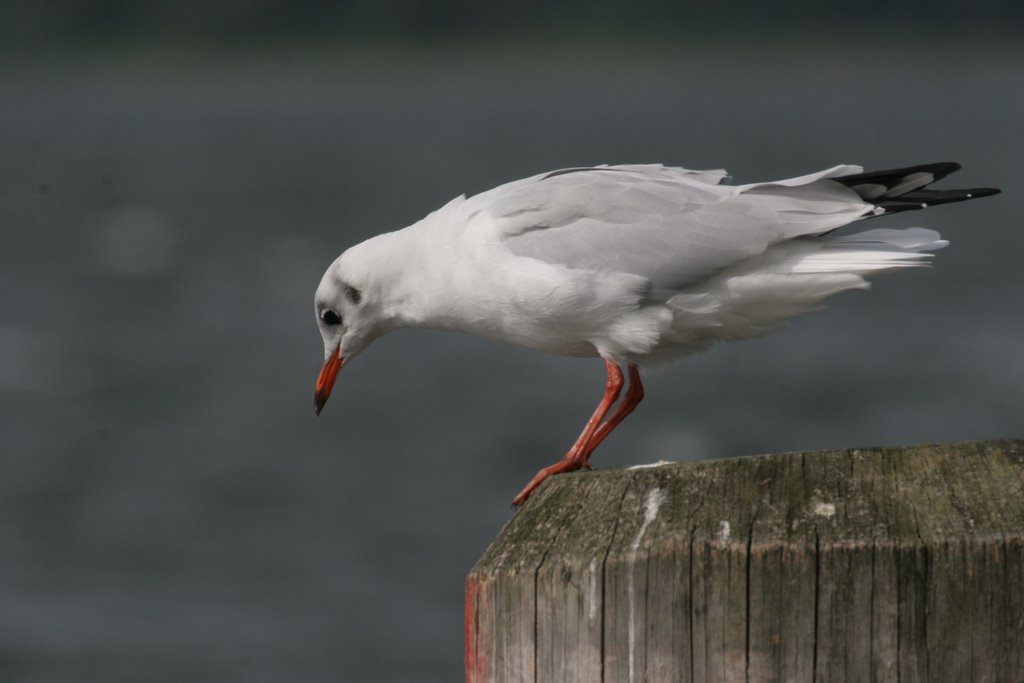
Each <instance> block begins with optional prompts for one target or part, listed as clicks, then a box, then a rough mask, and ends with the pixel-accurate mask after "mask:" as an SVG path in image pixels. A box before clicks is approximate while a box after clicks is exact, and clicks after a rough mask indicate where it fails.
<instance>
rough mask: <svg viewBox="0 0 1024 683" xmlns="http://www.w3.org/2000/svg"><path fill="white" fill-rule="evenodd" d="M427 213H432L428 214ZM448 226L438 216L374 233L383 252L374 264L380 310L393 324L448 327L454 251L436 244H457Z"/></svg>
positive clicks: (454, 290) (451, 310)
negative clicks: (382, 233) (399, 228)
mask: <svg viewBox="0 0 1024 683" xmlns="http://www.w3.org/2000/svg"><path fill="white" fill-rule="evenodd" d="M428 218H429V217H428ZM446 231H447V228H446V227H445V226H444V225H439V224H437V223H436V222H427V221H426V219H425V220H424V221H421V222H420V223H416V224H414V225H411V226H409V227H408V228H405V229H403V230H399V231H396V232H391V233H386V234H384V235H379V236H377V237H375V238H373V241H375V242H376V244H375V251H377V253H378V255H379V259H378V261H377V264H376V269H377V272H378V273H379V275H380V277H379V279H378V282H380V283H382V284H381V288H380V295H379V296H380V302H381V314H382V315H383V317H385V318H386V319H387V320H388V321H389V324H390V326H392V327H429V328H435V329H449V328H451V327H452V324H453V323H454V319H453V317H454V314H455V312H456V311H455V309H454V308H453V304H455V303H456V301H457V300H458V291H459V290H458V288H457V286H456V285H457V283H456V280H455V278H456V277H457V273H456V272H455V271H454V270H453V269H452V259H451V255H450V254H447V253H445V250H443V249H438V248H437V245H438V244H455V243H457V241H453V240H452V239H450V237H449V235H447V234H446Z"/></svg>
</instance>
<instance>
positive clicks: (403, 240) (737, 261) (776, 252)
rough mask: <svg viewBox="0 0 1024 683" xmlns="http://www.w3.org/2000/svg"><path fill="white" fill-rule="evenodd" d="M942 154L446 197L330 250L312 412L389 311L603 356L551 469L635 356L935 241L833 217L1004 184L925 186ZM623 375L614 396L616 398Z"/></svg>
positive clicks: (750, 332)
mask: <svg viewBox="0 0 1024 683" xmlns="http://www.w3.org/2000/svg"><path fill="white" fill-rule="evenodd" d="M958 168H960V167H959V165H958V164H954V163H937V164H926V165H921V166H913V167H908V168H900V169H892V170H886V171H879V172H871V173H864V172H863V169H862V168H861V167H859V166H847V165H844V166H835V167H833V168H830V169H827V170H824V171H820V172H818V173H812V174H810V175H805V176H800V177H798V178H790V179H788V180H777V181H773V182H765V183H754V184H750V185H729V184H727V182H728V177H727V175H726V172H725V171H722V170H710V171H691V170H687V169H684V168H673V167H667V166H662V165H658V164H651V165H623V166H593V167H586V168H567V169H563V170H559V171H553V172H550V173H544V174H541V175H536V176H533V177H531V178H526V179H524V180H518V181H515V182H511V183H508V184H506V185H501V186H499V187H496V188H494V189H492V190H489V191H487V192H483V193H481V194H478V195H475V196H473V197H470V198H468V199H467V198H466V197H465V196H464V195H463V196H461V197H457V198H455V199H453V200H452V201H450V202H448V204H446V205H445V206H443V207H442V208H440V209H439V210H437V211H435V212H434V213H431V214H430V215H428V216H427V217H426V218H424V219H422V220H421V221H419V222H418V223H415V224H413V225H411V226H409V227H407V228H405V229H402V230H398V231H396V232H390V233H386V234H383V235H378V236H376V237H373V238H371V239H368V240H366V241H365V242H362V243H361V244H358V245H356V246H354V247H352V248H350V249H348V250H347V251H345V252H344V253H343V254H341V256H339V257H338V258H337V259H336V260H335V261H334V263H332V264H331V266H330V267H329V268H328V269H327V272H326V273H325V274H324V276H323V279H322V281H321V282H320V286H319V287H318V288H317V290H316V296H315V302H314V303H315V311H316V318H317V324H318V326H319V328H320V334H321V336H322V337H323V342H324V358H325V361H324V365H323V369H322V370H321V371H320V375H319V377H318V379H317V383H316V393H315V399H314V409H315V413H316V414H317V415H319V414H320V411H321V409H322V408H323V406H324V403H325V402H326V401H327V398H328V396H329V395H330V392H331V388H332V387H333V385H334V381H335V378H336V377H337V374H338V371H339V370H341V368H342V367H344V365H345V364H346V363H348V362H349V361H350V360H351V359H352V358H354V357H355V356H356V355H358V354H359V353H361V352H362V351H363V350H364V349H366V347H367V346H368V345H369V344H370V343H371V342H372V341H373V340H375V339H377V338H378V337H380V336H381V335H383V334H385V333H387V332H390V331H391V330H394V329H397V328H400V327H426V328H433V329H439V330H454V331H458V332H466V333H470V334H476V335H480V336H483V337H489V338H491V339H495V340H499V341H504V342H510V343H513V344H517V345H520V346H525V347H528V348H532V349H537V350H540V351H548V352H550V353H557V354H562V355H566V356H599V357H600V358H601V359H602V360H603V361H604V366H605V369H606V371H607V374H608V381H607V384H606V386H605V391H604V396H603V397H602V398H601V401H600V403H599V404H598V406H597V409H596V410H595V411H594V414H593V415H592V416H591V418H590V419H589V420H588V421H587V423H586V426H585V427H584V429H583V432H582V433H581V434H580V435H579V438H577V439H576V442H575V443H574V444H573V445H572V447H571V448H570V449H569V451H568V452H567V453H566V454H565V456H564V457H563V458H562V459H561V460H560V461H558V462H557V463H555V464H554V465H551V466H550V467H546V468H544V469H542V470H541V471H540V472H538V473H537V475H536V476H535V477H534V478H533V479H532V480H531V481H530V482H529V483H528V484H527V486H526V488H524V489H523V491H522V492H521V493H520V494H519V495H518V496H517V497H516V498H515V500H514V504H515V505H521V504H522V503H523V502H524V501H525V500H526V499H527V497H528V496H529V495H530V493H531V492H532V491H533V490H534V489H535V488H536V487H537V486H538V485H539V484H540V482H541V481H543V480H544V479H545V478H546V477H547V476H548V475H551V474H556V473H559V472H565V471H570V470H575V469H579V468H589V466H590V465H589V460H590V456H591V453H593V451H594V449H595V448H596V447H597V446H598V444H600V443H601V442H602V441H603V440H604V439H605V437H607V436H608V434H609V433H610V432H611V431H612V430H613V429H614V428H615V427H616V425H618V424H619V423H620V422H621V421H622V420H623V418H625V417H626V416H627V415H629V413H630V412H632V410H633V409H634V408H635V407H636V405H637V404H638V403H639V402H640V400H641V399H642V398H643V395H644V391H643V385H642V383H641V381H640V374H639V372H638V366H639V365H643V364H650V363H661V362H665V361H671V360H675V359H678V358H681V357H683V356H686V355H689V354H692V353H695V352H697V351H701V350H703V349H706V348H708V347H709V346H711V345H712V344H713V343H715V342H717V341H723V340H724V341H734V340H740V339H749V338H751V337H758V336H761V335H763V334H766V333H768V332H770V331H771V330H773V329H774V328H776V327H778V326H779V325H780V324H781V323H783V322H785V321H786V320H788V319H790V318H792V317H794V316H796V315H799V314H801V313H804V312H807V311H810V310H813V309H814V308H816V307H817V306H818V304H819V303H820V302H821V301H822V300H823V299H825V298H826V297H829V296H831V295H833V294H836V293H838V292H842V291H845V290H848V289H862V288H866V287H868V282H867V279H866V278H868V277H871V276H874V275H876V274H878V273H881V272H884V271H888V270H894V269H899V268H906V267H913V266H921V265H924V264H926V262H927V259H928V258H929V257H930V256H931V254H929V253H927V252H929V251H932V250H935V249H939V248H941V247H944V246H946V244H947V242H946V241H945V240H942V239H941V238H940V236H939V234H938V233H937V232H935V231H933V230H927V229H925V228H907V229H902V230H894V229H875V230H867V231H864V232H857V233H853V234H847V235H837V234H834V233H833V231H834V230H836V229H837V228H841V227H842V226H844V225H847V224H848V223H852V222H854V221H858V220H861V219H864V218H871V217H874V216H878V215H881V214H886V213H895V212H898V211H903V210H907V209H920V208H924V207H926V206H928V205H934V204H944V203H947V202H955V201H961V200H965V199H971V198H974V197H981V196H987V195H992V194H996V193H998V192H999V190H996V189H992V188H978V189H970V190H931V189H925V187H926V186H927V185H929V184H931V183H933V182H935V181H936V180H939V179H941V178H943V177H944V176H946V175H948V174H949V173H952V172H953V171H955V170H957V169H958ZM623 367H625V368H626V371H627V373H628V376H629V386H628V389H627V391H626V394H625V397H624V398H623V400H622V401H621V403H619V405H618V406H617V407H616V408H615V410H614V411H613V410H612V406H613V405H614V404H615V402H616V401H617V400H618V398H619V394H620V393H621V390H622V387H623V385H624V384H625V380H624V377H623Z"/></svg>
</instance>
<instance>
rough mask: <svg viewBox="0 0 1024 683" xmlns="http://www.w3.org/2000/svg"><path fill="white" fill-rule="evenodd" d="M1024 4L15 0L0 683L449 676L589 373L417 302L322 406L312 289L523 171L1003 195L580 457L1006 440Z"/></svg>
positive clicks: (576, 411) (693, 370) (0, 201)
mask: <svg viewBox="0 0 1024 683" xmlns="http://www.w3.org/2000/svg"><path fill="white" fill-rule="evenodd" d="M769 5H770V6H771V7H775V8H776V12H783V11H784V12H785V13H784V14H777V13H776V14H768V13H766V12H765V11H764V10H763V9H757V8H761V7H762V6H765V7H767V6H769ZM172 6H174V5H172ZM1018 6H1019V5H1015V6H1011V5H1010V4H1009V3H990V4H988V5H986V4H985V3H977V4H974V5H972V6H971V7H972V8H973V9H972V15H971V16H969V17H968V16H963V15H962V14H960V13H959V11H958V10H956V7H955V4H952V3H951V4H949V5H943V4H941V3H940V4H936V3H928V4H927V8H929V9H928V10H927V11H926V10H925V9H924V7H925V6H924V4H923V3H903V4H901V5H900V7H898V8H893V11H895V12H897V14H896V15H893V16H890V15H885V14H884V12H885V11H886V10H883V9H882V5H881V4H880V3H879V6H878V7H877V8H875V10H874V11H872V9H871V8H872V6H871V3H867V4H865V3H858V5H857V7H858V8H859V13H857V14H856V15H855V16H854V15H853V13H852V12H851V13H850V14H846V13H844V10H843V9H842V8H840V9H836V10H834V11H833V13H832V14H828V15H817V14H810V13H808V12H807V11H805V8H804V7H803V5H801V4H799V3H784V4H781V5H780V4H778V3H771V4H769V3H739V4H738V5H732V6H729V7H718V8H717V9H714V8H708V7H703V8H702V9H701V10H700V11H699V12H698V11H696V10H695V11H694V13H693V14H687V13H686V10H684V9H678V8H676V5H675V4H674V5H672V7H668V6H667V5H666V6H665V7H661V6H659V5H656V4H652V5H651V6H650V7H651V8H653V9H651V11H650V13H646V14H645V13H644V12H641V11H640V10H632V11H627V10H626V9H623V8H620V7H618V6H612V5H607V4H597V5H594V4H593V3H588V4H586V5H584V4H579V3H568V4H567V5H566V6H565V7H563V8H561V9H560V10H558V11H557V12H549V13H547V14H546V13H545V10H543V9H542V8H541V7H542V6H541V5H537V6H533V5H523V7H525V8H526V9H524V10H523V11H521V12H520V11H517V10H516V9H515V8H514V7H513V6H512V5H508V6H505V5H502V4H500V3H499V4H496V5H494V7H496V8H498V9H494V10H493V11H484V10H478V9H473V8H474V7H476V6H475V5H470V4H466V5H465V6H461V5H459V4H458V3H441V4H440V5H439V8H438V9H437V10H436V12H435V11H432V12H425V11H424V10H422V9H419V10H417V9H416V7H418V6H417V5H413V4H410V5H408V6H406V5H405V4H404V3H400V2H392V3H387V4H383V3H378V4H372V3H366V4H362V3H348V4H346V3H341V4H337V5H333V4H329V3H316V2H297V3H291V4H290V5H285V4H283V3H281V4H278V3H271V2H264V3H253V5H252V8H250V9H249V10H244V9H239V6H238V5H235V4H230V3H224V4H217V3H213V4H209V5H208V6H207V5H202V4H196V5H194V6H193V4H191V3H180V4H179V5H177V7H178V8H179V11H180V13H175V11H172V10H168V9H166V8H164V9H163V10H159V9H158V8H159V7H160V5H157V4H152V5H150V4H147V3H134V4H132V3H116V2H98V3H93V4H92V5H91V6H90V5H89V4H88V3H76V2H64V3H60V2H57V3H48V4H46V5H44V4H43V3H34V4H30V3H25V4H24V5H12V6H10V7H7V8H5V10H6V11H7V14H6V16H7V17H8V19H10V21H6V22H4V28H3V29H2V31H0V33H2V37H3V38H4V43H3V44H4V47H3V48H2V49H0V304H2V309H0V453H2V455H0V457H2V461H0V464H2V468H3V469H2V476H0V557H2V562H0V680H4V681H8V680H9V681H27V682H37V681H39V682H42V681H104V682H113V681H311V682H317V681H355V682H361V681H366V682H378V681H380V682H384V681H387V682H392V681H395V682H397V681H410V682H427V683H430V682H434V681H456V680H459V678H460V677H461V675H462V674H461V666H462V660H461V657H462V652H461V648H462V637H461V615H462V581H463V577H464V575H465V573H466V572H467V570H468V569H469V567H470V566H471V565H472V563H473V562H474V561H475V559H476V558H477V557H478V556H479V555H480V553H481V552H482V551H483V549H484V548H485V546H486V544H487V543H488V542H489V540H490V539H492V538H493V537H494V536H495V534H496V533H497V532H498V531H499V529H500V528H501V525H502V524H503V523H504V522H505V521H506V520H507V519H508V518H509V516H510V514H511V512H510V510H509V507H508V503H509V501H510V500H511V498H512V497H513V496H514V495H515V493H516V492H517V491H518V490H519V488H520V487H521V486H522V485H523V484H524V483H525V482H526V480H527V479H529V477H530V476H532V475H533V473H534V472H535V471H536V470H537V469H538V468H539V467H541V466H543V465H546V464H549V463H550V462H552V461H554V460H555V459H557V458H558V457H560V456H561V454H562V452H563V451H564V449H565V447H566V446H567V445H568V444H569V443H570V442H571V440H572V439H573V438H574V437H575V435H576V433H577V431H578V429H579V428H580V427H581V426H582V423H583V421H584V420H585V418H586V417H587V416H588V415H589V413H590V411H591V409H592V407H593V404H594V403H595V402H596V400H597V398H598V397H599V395H600V392H601V389H602V386H603V382H604V375H603V369H602V367H601V364H600V363H599V362H598V361H595V360H580V359H563V358H558V357H548V356H545V355H542V354H538V353H536V352H531V351H526V350H521V349H516V348H512V347H504V346H501V345H496V344H493V343H491V342H487V341H483V340H478V339H473V338H467V337H460V336H457V335H449V334H441V333H435V332H425V331H401V332H399V333H396V334H394V335H390V336H388V337H385V338H384V339H382V340H380V341H379V342H378V343H377V344H375V345H374V347H373V348H371V349H370V350H369V351H367V352H366V353H365V354H364V355H362V356H361V357H359V358H358V360H357V361H355V362H354V363H353V364H352V365H350V366H349V367H347V368H346V369H345V371H344V372H343V374H342V375H341V376H340V377H339V380H338V385H337V386H336V388H335V391H334V396H333V397H332V399H331V401H330V403H329V404H328V405H327V407H326V409H325V411H324V414H323V416H322V417H321V418H320V419H319V420H315V419H314V418H313V416H312V410H311V402H312V389H313V380H314V378H315V375H316V373H317V371H318V369H319V367H320V364H321V361H322V356H321V343H320V339H319V336H318V334H317V332H316V329H315V326H314V323H313V316H312V294H313V290H314V288H315V286H316V284H317V283H318V281H319V279H320V276H321V273H322V272H323V269H324V268H325V267H326V266H327V265H328V264H329V263H330V261H331V260H332V259H333V258H334V257H335V256H336V255H337V254H338V253H339V252H340V251H342V250H343V249H344V248H345V247H346V246H348V245H350V244H352V243H354V242H356V241H359V240H361V239H364V238H366V237H368V236H371V235H373V234H375V233H377V232H382V231H385V230H392V229H396V228H399V227H402V226H404V225H407V224H409V223H411V222H414V221H415V220H417V219H419V218H420V217H421V216H423V215H424V214H426V213H427V212H429V211H431V210H433V209H435V208H437V207H439V206H440V205H441V204H443V203H444V202H446V201H447V200H449V199H450V198H451V197H453V196H454V195H456V194H460V193H463V192H467V193H474V192H477V191H481V190H484V189H487V188H489V187H491V186H493V185H495V184H498V183H501V182H504V181H508V180H512V179H515V178H519V177H522V176H525V175H529V174H533V173H537V172H541V171H545V170H550V169H554V168H559V167H565V166H574V165H580V164H590V163H603V162H607V163H624V162H665V163H670V164H679V165H685V166H689V167H693V168H702V167H722V166H724V167H726V168H728V169H729V170H730V171H731V172H732V173H733V175H734V176H735V177H736V180H737V181H739V182H747V181H755V180H768V179H774V178H777V177H786V176H792V175H797V174H801V173H806V172H810V171H814V170H817V169H820V168H823V167H826V166H831V165H833V164H836V163H860V164H863V165H865V166H868V167H871V168H882V167H886V166H896V165H905V164H910V163H919V162H930V161H946V160H952V161H959V162H961V163H963V164H964V165H965V170H964V171H962V172H961V173H960V174H958V175H957V176H955V177H953V178H950V179H949V180H948V181H946V183H945V184H946V185H947V186H972V185H995V186H1000V187H1002V188H1003V190H1004V194H1003V195H1001V196H999V197H997V198H993V199H986V200H979V201H977V202H971V203H965V204H958V205H953V206H946V207H939V208H936V209H934V210H929V211H927V212H924V213H908V214H902V215H900V216H897V217H893V218H889V219H886V220H885V221H884V223H883V222H881V221H880V222H878V223H875V224H873V225H872V227H898V226H907V225H925V226H928V227H932V228H936V229H938V230H940V231H941V232H942V234H943V236H944V237H946V238H948V239H950V241H951V242H952V246H951V247H950V248H948V249H946V250H944V251H942V252H939V254H938V256H937V258H936V261H935V266H936V267H935V268H934V269H932V270H915V271H911V272H904V273H897V274H893V275H889V276H885V277H883V278H881V279H879V280H876V281H875V286H874V288H873V290H872V291H870V292H866V293H862V292H857V293H851V294H847V295H844V296H840V297H839V298H837V299H834V300H832V301H831V302H830V306H829V308H828V309H827V310H826V311H823V312H820V313H816V314H814V315H812V316H808V317H805V318H802V319H799V320H797V321H794V322H793V323H792V324H791V325H789V326H788V327H787V328H786V329H784V330H782V331H780V332H778V333H776V334H775V335H774V336H772V337H770V338H768V339H765V340H761V341H756V342H746V343H743V344H740V345H735V346H732V345H730V346H722V347H719V348H716V349H714V350H712V351H710V352H709V353H707V354H704V355H701V356H698V357H693V358H690V359H687V360H685V361H683V362H682V363H680V364H679V365H677V366H674V367H672V368H669V369H667V370H664V371H660V372H657V373H654V374H652V375H650V376H649V378H648V379H647V382H646V384H647V388H648V399H647V401H646V402H645V404H644V405H643V406H642V407H641V409H640V410H639V411H638V412H637V413H636V414H635V415H634V416H633V417H631V418H630V419H629V420H628V421H627V422H626V423H625V424H624V425H623V426H622V427H621V428H620V429H619V430H618V431H617V432H616V433H615V435H614V436H613V437H611V438H610V439H609V440H608V441H607V443H606V444H605V445H604V446H602V448H601V449H600V450H599V451H598V453H597V455H596V456H595V464H596V465H598V466H601V467H604V466H623V465H630V464H637V463H643V462H651V461H654V460H659V459H669V460H681V459H698V458H709V457H719V456H728V455H739V454H747V453H758V452H769V451H780V450H781V451H786V450H798V449H812V448H828V447H846V446H866V445H877V444H909V443H918V442H929V441H941V440H951V439H977V438H988V437H1005V436H1018V437H1020V436H1024V428H1022V427H1024V419H1022V417H1021V411H1020V408H1021V404H1022V400H1024V361H1022V359H1021V348H1022V342H1024V322H1022V316H1021V307H1022V306H1021V301H1020V297H1021V292H1022V285H1024V276H1022V275H1021V271H1020V268H1019V260H1020V254H1021V253H1022V252H1024V236H1022V230H1021V225H1020V218H1019V217H1020V215H1021V210H1022V208H1024V207H1022V201H1024V200H1022V199H1021V197H1022V193H1021V191H1020V179H1021V172H1020V170H1019V169H1020V166H1019V165H1020V159H1022V158H1024V135H1022V133H1021V121H1022V116H1024V50H1022V49H1021V48H1020V47H1019V43H1015V42H1014V40H1015V38H1018V37H1019V34H1020V28H1021V23H1020V20H1021V14H1020V10H1019V9H1016V7H1018ZM39 7H44V8H45V7H49V8H50V9H49V10H46V11H43V10H39V9H38V8H39ZM203 7H207V9H203ZM380 7H384V8H385V9H380ZM583 7H587V8H590V9H588V10H587V11H586V12H583V10H582V9H581V8H583ZM602 7H603V8H604V10H601V8H602ZM680 7H684V8H685V7H686V6H685V5H681V6H680ZM908 7H909V8H910V9H908ZM132 8H136V9H132ZM138 8H142V9H138ZM209 8H213V9H209ZM339 8H341V9H339ZM368 8H377V9H368ZM389 8H390V9H389ZM502 8H503V9H502ZM595 8H596V9H595ZM847 9H850V8H847ZM915 9H916V12H915V11H911V10H915ZM378 10H379V11H378ZM385 10H386V11H385ZM581 13H582V14H581ZM581 17H582V18H581ZM12 25H13V26H15V27H19V28H18V30H15V29H12V28H11V26H12Z"/></svg>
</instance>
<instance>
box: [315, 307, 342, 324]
mask: <svg viewBox="0 0 1024 683" xmlns="http://www.w3.org/2000/svg"><path fill="white" fill-rule="evenodd" d="M320 319H321V320H323V321H324V323H325V324H327V325H331V326H334V325H340V324H341V316H340V315H338V314H337V312H336V311H332V310H331V309H329V308H325V309H324V310H322V311H320Z"/></svg>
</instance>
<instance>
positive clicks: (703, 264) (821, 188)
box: [469, 166, 872, 292]
mask: <svg viewBox="0 0 1024 683" xmlns="http://www.w3.org/2000/svg"><path fill="white" fill-rule="evenodd" d="M858 170H859V169H858V168H857V167H850V166H839V167H835V168H833V169H829V170H827V171H822V172H820V173H815V174H811V175H808V176H803V177H801V178H793V179H790V180H783V181H777V182H774V183H758V184H754V185H741V186H730V185H720V184H719V182H720V181H722V180H723V179H725V177H726V176H725V172H724V171H687V170H685V169H677V168H668V167H664V166H598V167H591V168H581V169H565V170H563V171H554V172H552V173H548V174H543V175H539V176H535V177H533V178H528V179H526V180H522V181H518V182H516V183H511V184H509V185H505V186H502V187H499V188H495V189H494V190H491V191H490V192H488V193H485V194H484V195H478V196H477V197H473V198H471V199H470V200H469V201H471V202H480V203H479V204H478V206H479V208H480V210H481V211H482V212H483V213H485V214H486V215H487V216H488V217H489V218H490V219H491V221H493V222H494V224H495V226H496V228H497V232H498V235H499V236H500V239H501V240H502V241H503V242H504V243H505V245H506V246H507V248H508V249H509V250H510V251H511V252H512V253H513V254H515V255H517V256H524V257H529V258H534V259H538V260H541V261H545V262H548V263H555V264H562V265H565V266H566V267H569V268H574V269H583V270H589V271H597V272H601V271H617V272H625V273H631V274H634V275H640V276H642V277H645V278H647V279H648V280H649V281H650V283H651V288H652V289H653V290H661V291H666V292H672V291H679V290H681V289H683V288H685V287H686V286H688V285H690V284H692V283H695V282H699V281H700V280H702V279H704V278H707V277H709V276H711V275H712V274H714V273H716V272H718V271H720V270H722V269H723V268H727V267H729V266H731V265H734V264H736V263H738V262H740V261H743V260H745V259H748V258H750V257H752V256H755V255H757V254H760V253H762V252H763V251H765V250H766V249H767V248H768V247H769V246H771V245H772V244H775V243H778V242H781V241H784V240H787V239H792V238H794V237H799V236H803V235H815V234H821V233H824V232H828V231H829V230H834V229H835V228H837V227H839V226H841V225H845V224H846V223H849V222H851V221H853V220H856V219H858V218H860V217H862V216H864V215H865V214H866V213H868V212H869V211H870V210H871V208H872V207H871V205H869V204H865V203H864V202H863V200H861V199H860V198H859V197H858V196H857V195H856V194H855V193H854V192H853V191H851V190H849V189H847V188H846V187H844V186H842V185H841V184H839V183H835V182H832V181H829V180H827V178H829V177H837V176H840V175H846V174H849V173H852V172H856V171H858Z"/></svg>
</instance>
